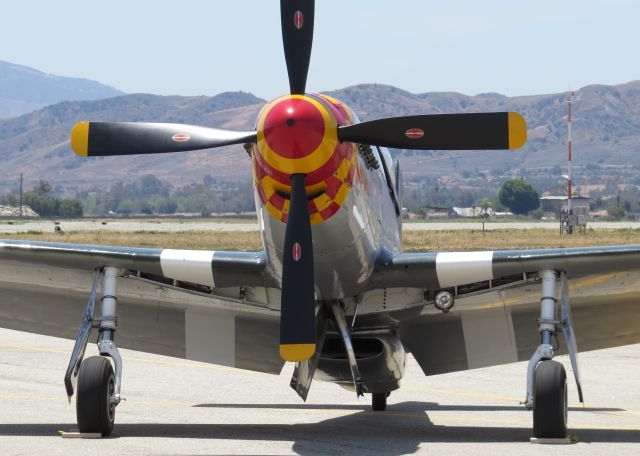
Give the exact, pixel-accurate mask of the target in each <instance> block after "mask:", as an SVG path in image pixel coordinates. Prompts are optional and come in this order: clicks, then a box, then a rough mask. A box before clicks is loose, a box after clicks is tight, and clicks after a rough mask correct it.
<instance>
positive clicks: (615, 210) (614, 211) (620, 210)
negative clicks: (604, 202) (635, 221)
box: [607, 206, 627, 220]
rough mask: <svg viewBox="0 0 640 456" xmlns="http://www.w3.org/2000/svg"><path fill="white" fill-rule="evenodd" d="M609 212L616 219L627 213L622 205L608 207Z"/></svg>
mask: <svg viewBox="0 0 640 456" xmlns="http://www.w3.org/2000/svg"><path fill="white" fill-rule="evenodd" d="M607 213H608V214H609V217H612V218H614V219H616V220H620V219H622V218H623V217H624V216H625V215H626V214H627V213H626V211H625V210H624V207H622V206H616V207H610V208H609V209H607Z"/></svg>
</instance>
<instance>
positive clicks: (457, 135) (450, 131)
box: [338, 112, 527, 150]
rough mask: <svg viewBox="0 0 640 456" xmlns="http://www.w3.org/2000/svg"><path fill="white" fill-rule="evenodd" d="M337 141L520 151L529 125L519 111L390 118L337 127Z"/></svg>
mask: <svg viewBox="0 0 640 456" xmlns="http://www.w3.org/2000/svg"><path fill="white" fill-rule="evenodd" d="M338 139H339V140H340V141H348V142H353V143H358V144H369V145H376V146H384V147H394V148H397V149H423V150H485V149H517V148H519V147H522V146H523V145H524V143H525V142H526V140H527V125H526V123H525V121H524V118H523V117H522V116H521V115H520V114H518V113H517V112H488V113H474V114H433V115H422V116H407V117H390V118H388V119H379V120H372V121H369V122H362V123H359V124H355V125H346V126H342V127H338Z"/></svg>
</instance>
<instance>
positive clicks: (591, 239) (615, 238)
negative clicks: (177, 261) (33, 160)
mask: <svg viewBox="0 0 640 456" xmlns="http://www.w3.org/2000/svg"><path fill="white" fill-rule="evenodd" d="M0 237H2V238H6V239H31V240H35V241H48V242H71V243H78V244H103V245H125V246H135V247H162V248H173V249H213V250H260V249H262V242H261V239H260V234H259V233H258V232H243V231H181V232H179V233H175V232H163V231H137V232H133V233H124V232H123V233H119V232H111V231H95V232H90V231H77V232H63V233H54V232H40V231H28V232H24V233H17V234H3V235H0ZM615 244H640V230H634V229H618V230H608V229H598V230H593V229H590V230H587V232H586V234H575V235H573V236H567V235H560V234H559V233H558V232H556V231H553V230H546V229H530V230H515V229H514V230H492V231H487V232H485V234H482V231H480V230H455V231H454V230H451V231H407V232H405V233H404V249H405V251H409V252H411V251H429V250H495V249H524V248H551V247H578V246H587V245H615Z"/></svg>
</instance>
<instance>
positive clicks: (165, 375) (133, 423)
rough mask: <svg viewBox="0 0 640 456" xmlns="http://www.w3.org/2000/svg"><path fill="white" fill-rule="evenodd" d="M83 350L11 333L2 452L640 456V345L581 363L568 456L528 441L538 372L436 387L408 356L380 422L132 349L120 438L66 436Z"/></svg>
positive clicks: (5, 340)
mask: <svg viewBox="0 0 640 456" xmlns="http://www.w3.org/2000/svg"><path fill="white" fill-rule="evenodd" d="M79 319H80V316H79V317H78V320H79ZM72 346H73V342H72V341H70V340H64V339H57V338H52V337H45V336H39V335H33V334H29V333H23V332H17V331H11V330H6V329H0V397H1V398H2V405H1V406H0V454H1V455H3V456H10V455H11V456H13V455H36V454H46V455H58V454H60V455H65V456H73V455H87V454H113V455H134V454H135V455H139V454H141V455H188V454H189V455H191V454H198V455H201V454H216V455H217V454H243V455H244V454H260V455H262V454H264V455H271V454H299V455H324V454H330V455H335V454H348V455H359V454H380V455H402V454H447V455H452V454H466V455H468V454H471V453H472V454H473V455H474V456H477V455H495V454H518V455H528V454H536V455H537V454H541V455H542V454H545V455H546V454H548V453H549V452H553V453H558V452H561V453H562V454H579V455H602V454H614V455H616V456H621V455H638V454H640V383H639V382H638V378H640V345H631V346H627V347H619V348H613V349H607V350H599V351H594V352H587V353H583V354H581V355H580V367H581V374H582V383H583V389H584V392H585V398H586V401H587V403H586V405H587V406H586V407H584V408H583V407H582V406H580V405H577V404H576V402H577V397H576V393H575V391H576V389H575V386H574V384H573V376H572V375H571V374H568V375H569V380H570V384H569V388H570V393H569V397H570V403H571V404H572V405H571V409H570V412H569V427H570V433H571V434H572V435H573V436H575V438H576V439H577V441H578V443H576V444H573V445H567V446H563V447H562V448H558V447H549V446H545V445H532V444H530V443H529V437H530V436H531V421H532V416H531V412H529V411H527V410H525V409H524V408H523V407H522V406H520V405H519V404H518V402H519V401H520V400H521V399H523V397H524V390H525V376H526V363H515V364H510V365H505V366H496V367H491V368H484V369H477V370H471V371H465V372H458V373H452V374H445V375H438V376H432V377H425V376H424V375H423V374H422V372H421V371H420V368H419V367H418V365H417V364H416V363H415V361H414V360H413V359H412V358H410V362H409V366H408V369H407V376H406V377H405V379H404V381H403V386H402V388H401V389H400V390H398V391H395V392H394V393H393V394H392V395H391V397H390V398H389V406H388V409H387V411H386V412H372V411H370V399H369V397H368V396H365V398H364V399H360V400H358V399H357V398H356V397H355V394H354V393H351V392H348V391H345V390H342V389H341V388H339V387H337V386H335V385H332V384H328V383H321V382H315V383H314V384H313V386H312V388H311V392H310V394H309V398H308V401H307V402H306V403H303V402H301V401H300V400H299V399H298V397H297V396H296V394H295V393H294V392H293V390H291V389H290V388H289V386H288V384H289V379H290V375H291V372H292V366H290V365H287V366H286V367H285V369H284V371H283V373H282V374H281V375H279V376H274V375H268V374H258V373H253V372H248V371H242V370H238V369H232V368H227V367H219V366H214V365H209V364H203V363H195V362H191V361H184V360H179V359H174V358H168V357H163V356H157V355H149V354H144V353H140V352H134V351H128V350H123V351H122V352H123V353H122V354H123V359H124V378H123V391H122V392H123V395H124V396H125V397H126V398H127V401H126V402H123V403H121V404H120V405H119V406H118V409H117V413H116V427H115V430H114V433H113V435H112V437H111V438H108V439H100V440H67V439H62V438H61V437H59V435H58V431H61V430H62V431H70V430H73V429H74V428H75V427H76V424H75V406H74V403H73V402H72V404H71V405H70V404H69V403H68V402H67V399H66V397H65V391H64V386H63V383H62V378H63V375H64V371H65V369H66V366H67V363H68V359H69V355H70V353H71V349H72ZM89 349H90V350H92V353H94V352H95V347H94V346H93V345H91V346H90V347H89ZM557 359H558V360H560V361H561V362H563V363H564V364H565V366H566V368H567V370H570V366H569V363H568V359H566V357H558V358H557Z"/></svg>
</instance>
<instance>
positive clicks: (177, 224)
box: [0, 219, 640, 235]
mask: <svg viewBox="0 0 640 456" xmlns="http://www.w3.org/2000/svg"><path fill="white" fill-rule="evenodd" d="M59 222H60V227H61V228H62V230H64V231H119V232H134V231H163V232H177V231H258V229H259V226H258V223H257V222H255V221H249V220H248V221H246V222H238V221H231V222H225V221H211V220H207V219H184V220H180V221H175V220H167V221H163V220H157V219H151V220H126V219H117V220H108V221H107V223H106V224H103V223H102V222H103V220H101V219H95V220H91V219H84V220H60V221H59ZM55 226H56V225H55V224H54V222H53V221H52V220H32V221H25V222H14V224H13V225H9V224H7V223H6V222H0V235H2V234H10V233H20V232H22V233H26V232H29V231H42V232H53V231H54V229H55ZM588 227H589V228H593V229H596V230H597V229H640V222H633V221H620V222H589V224H588ZM402 229H403V230H404V231H434V230H435V231H440V230H446V231H449V230H481V229H482V221H480V220H471V221H462V220H457V221H449V222H447V221H442V222H405V223H404V224H403V225H402ZM485 229H486V230H506V229H521V230H530V229H548V230H556V231H557V230H558V229H559V225H558V222H556V221H542V222H497V221H489V222H487V223H485Z"/></svg>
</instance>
